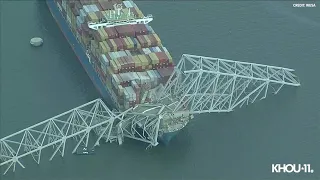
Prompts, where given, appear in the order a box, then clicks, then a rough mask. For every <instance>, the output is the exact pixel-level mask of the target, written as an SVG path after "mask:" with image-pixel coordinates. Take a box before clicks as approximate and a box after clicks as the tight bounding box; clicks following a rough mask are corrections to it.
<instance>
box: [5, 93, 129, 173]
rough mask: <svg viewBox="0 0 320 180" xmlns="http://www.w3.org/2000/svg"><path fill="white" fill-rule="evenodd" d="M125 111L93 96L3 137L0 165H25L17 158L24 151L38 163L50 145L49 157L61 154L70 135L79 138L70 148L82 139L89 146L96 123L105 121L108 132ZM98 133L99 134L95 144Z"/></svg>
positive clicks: (25, 154)
mask: <svg viewBox="0 0 320 180" xmlns="http://www.w3.org/2000/svg"><path fill="white" fill-rule="evenodd" d="M129 110H130V109H128V110H127V111H129ZM127 111H125V112H123V113H122V114H118V115H115V114H114V113H113V112H111V111H110V110H109V109H108V107H107V106H106V105H105V104H104V103H103V101H102V100H101V99H96V100H93V101H91V102H88V103H86V104H84V105H81V106H79V107H76V108H74V109H71V110H69V111H67V112H64V113H62V114H59V115H57V116H55V117H52V118H50V119H47V120H45V121H42V122H40V123H38V124H35V125H33V126H30V127H28V128H26V129H24V130H21V131H19V132H16V133H14V134H11V135H9V136H7V137H4V138H2V139H0V166H3V165H8V168H7V169H6V170H5V172H4V174H6V172H7V171H8V170H9V169H10V168H11V167H12V166H13V171H15V168H16V167H15V166H16V163H18V164H19V165H20V166H21V167H23V168H25V167H24V166H23V164H22V163H21V161H20V159H21V158H23V157H25V156H27V155H31V156H32V158H33V159H34V160H35V161H36V162H37V163H38V164H39V163H40V157H41V152H42V150H43V149H44V148H46V147H50V146H51V147H53V149H54V152H53V154H52V156H51V158H50V160H52V158H53V157H54V155H55V154H56V153H57V152H58V151H59V152H60V153H61V155H62V156H64V150H65V145H66V140H67V139H70V138H74V139H76V140H78V139H80V140H79V141H78V144H77V145H76V147H75V148H74V150H73V152H75V151H76V149H77V148H78V146H79V145H80V144H81V143H83V144H84V145H85V146H88V141H89V134H90V131H91V130H95V128H97V127H99V128H101V127H102V126H103V125H105V126H104V127H103V128H102V131H103V132H108V133H107V134H109V135H110V132H111V130H112V126H113V123H114V121H115V120H116V119H119V121H121V117H123V114H125V113H126V112H127ZM101 137H102V136H99V137H98V139H97V142H96V143H95V145H97V144H98V142H99V140H100V138H101ZM106 138H107V139H108V138H109V137H106Z"/></svg>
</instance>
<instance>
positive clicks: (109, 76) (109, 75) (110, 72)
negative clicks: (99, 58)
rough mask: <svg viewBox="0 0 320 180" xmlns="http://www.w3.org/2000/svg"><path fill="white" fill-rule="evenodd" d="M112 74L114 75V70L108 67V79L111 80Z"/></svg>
mask: <svg viewBox="0 0 320 180" xmlns="http://www.w3.org/2000/svg"><path fill="white" fill-rule="evenodd" d="M112 74H114V72H113V70H112V69H111V67H110V66H108V68H107V77H108V78H111V76H112Z"/></svg>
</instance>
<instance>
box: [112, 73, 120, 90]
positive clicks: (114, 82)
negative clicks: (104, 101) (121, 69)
mask: <svg viewBox="0 0 320 180" xmlns="http://www.w3.org/2000/svg"><path fill="white" fill-rule="evenodd" d="M112 83H113V84H114V86H115V87H117V86H118V85H119V84H120V80H119V78H118V77H117V75H115V74H112Z"/></svg>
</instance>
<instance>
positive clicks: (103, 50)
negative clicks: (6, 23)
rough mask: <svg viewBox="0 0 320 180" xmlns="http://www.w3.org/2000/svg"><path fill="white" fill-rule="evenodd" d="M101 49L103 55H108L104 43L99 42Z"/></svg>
mask: <svg viewBox="0 0 320 180" xmlns="http://www.w3.org/2000/svg"><path fill="white" fill-rule="evenodd" d="M99 49H100V52H101V53H106V52H107V49H106V47H105V46H104V44H103V42H99Z"/></svg>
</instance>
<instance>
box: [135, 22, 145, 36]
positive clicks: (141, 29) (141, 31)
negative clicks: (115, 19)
mask: <svg viewBox="0 0 320 180" xmlns="http://www.w3.org/2000/svg"><path fill="white" fill-rule="evenodd" d="M132 28H133V29H134V31H135V33H136V36H139V35H146V34H149V31H148V29H147V28H146V26H145V25H144V24H135V25H132Z"/></svg>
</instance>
